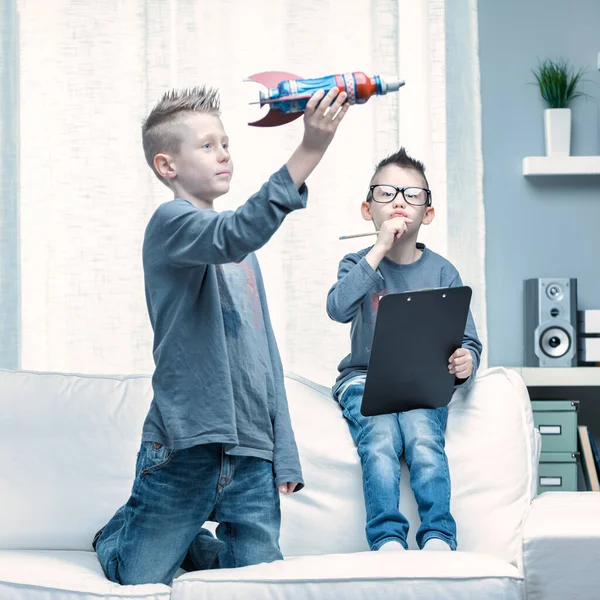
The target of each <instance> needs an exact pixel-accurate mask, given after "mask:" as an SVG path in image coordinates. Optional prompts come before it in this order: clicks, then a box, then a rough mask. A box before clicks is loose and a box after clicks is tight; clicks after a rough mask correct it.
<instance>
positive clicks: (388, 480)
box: [327, 148, 482, 551]
mask: <svg viewBox="0 0 600 600" xmlns="http://www.w3.org/2000/svg"><path fill="white" fill-rule="evenodd" d="M361 212H362V216H363V218H364V219H366V220H367V221H373V224H374V225H375V229H376V230H377V231H378V235H377V241H376V242H375V244H374V245H373V246H371V247H369V248H365V249H363V250H359V251H358V252H353V253H350V254H347V255H346V256H345V257H344V258H343V259H342V260H341V262H340V265H339V269H338V278H337V282H336V283H335V284H334V285H333V286H332V288H331V289H330V291H329V294H328V296H327V313H328V314H329V316H330V317H331V318H332V319H334V320H335V321H339V322H340V323H348V322H352V327H351V333H350V336H351V343H352V349H351V352H350V354H348V356H346V357H345V358H344V359H343V360H342V361H341V363H340V364H339V367H338V369H339V372H340V373H339V376H338V378H337V380H336V382H335V385H334V386H333V393H334V396H335V397H336V399H337V400H338V402H339V403H340V406H341V407H342V411H343V414H344V417H346V420H347V421H348V426H349V428H350V432H351V434H352V437H353V438H354V441H355V443H356V445H357V450H358V454H359V456H360V459H361V464H362V469H363V488H364V496H365V505H366V511H367V523H366V535H367V541H368V543H369V547H370V548H371V550H380V551H388V550H405V549H406V548H407V541H406V538H407V534H408V520H407V519H406V517H405V516H404V515H403V514H402V513H401V512H400V511H399V509H398V505H399V501H400V456H401V455H402V454H404V457H405V459H406V464H407V465H408V468H409V470H410V484H411V487H412V490H413V492H414V494H415V499H416V501H417V506H418V509H419V516H420V517H421V526H420V527H419V530H418V531H417V534H416V540H417V544H418V545H419V547H420V548H422V549H424V550H455V549H456V523H455V522H454V519H453V517H452V515H451V514H450V472H449V469H448V459H447V458H446V453H445V450H444V446H445V442H444V429H445V427H446V420H447V418H448V407H447V406H444V407H442V408H437V409H415V410H408V411H405V412H401V413H396V414H389V415H377V416H374V417H365V416H363V414H362V413H361V412H360V407H361V403H362V397H363V392H364V387H365V379H366V373H367V366H368V364H369V356H370V352H371V344H372V342H373V335H374V332H375V320H376V318H377V308H378V306H379V299H380V298H381V296H383V295H385V294H390V293H401V292H408V291H413V290H418V289H424V288H436V287H459V286H462V281H461V278H460V275H459V274H458V271H457V270H456V268H455V267H454V266H453V265H452V264H451V263H450V262H449V261H448V260H446V259H445V258H443V257H442V256H440V255H439V254H436V253H435V252H432V251H431V250H430V249H429V248H427V247H425V245H424V244H422V243H419V242H417V238H418V235H419V229H420V228H421V225H429V224H430V223H431V222H432V221H433V217H434V215H435V210H434V208H433V206H432V202H431V191H430V190H429V184H428V183H427V178H426V177H425V167H424V166H423V163H422V162H421V161H419V160H416V159H415V158H412V157H411V156H409V155H408V154H407V153H406V150H405V149H404V148H401V149H400V150H399V151H398V152H396V153H394V154H392V155H390V156H388V157H387V158H384V159H383V160H382V161H381V162H380V163H379V164H378V165H377V167H376V168H375V173H374V174H373V177H372V178H371V182H370V185H369V190H368V193H367V197H366V200H365V201H364V202H363V203H362V206H361ZM481 349H482V347H481V342H480V341H479V339H478V337H477V331H476V329H475V323H474V322H473V317H472V315H471V313H470V312H469V316H468V320H467V325H466V328H465V333H464V336H463V344H462V347H461V348H458V349H457V350H456V351H455V352H453V354H452V356H449V357H448V370H449V372H450V373H452V374H453V375H454V376H455V385H456V386H460V387H463V388H464V387H469V386H470V385H471V384H472V382H473V379H474V378H475V374H476V372H477V367H478V366H479V361H480V358H481ZM395 358H396V360H397V363H398V369H399V370H402V361H403V357H402V356H397V357H395Z"/></svg>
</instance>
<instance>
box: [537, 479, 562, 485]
mask: <svg viewBox="0 0 600 600" xmlns="http://www.w3.org/2000/svg"><path fill="white" fill-rule="evenodd" d="M540 485H543V486H546V487H559V486H561V485H562V477H540Z"/></svg>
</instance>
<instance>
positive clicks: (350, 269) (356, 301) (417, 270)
mask: <svg viewBox="0 0 600 600" xmlns="http://www.w3.org/2000/svg"><path fill="white" fill-rule="evenodd" d="M417 247H418V248H420V249H421V250H422V251H423V254H422V255H421V256H420V257H419V259H418V260H416V261H415V262H414V263H411V264H408V265H399V264H397V263H395V262H393V261H392V260H390V259H389V258H387V257H386V258H384V259H383V260H382V261H381V262H380V263H379V266H378V268H377V270H376V271H374V270H373V268H372V267H371V265H369V263H368V262H367V261H366V259H365V256H366V255H367V253H368V252H369V250H371V248H372V246H370V247H369V248H364V249H363V250H359V251H358V252H353V253H351V254H347V255H346V256H344V258H343V259H342V260H341V261H340V264H339V268H338V280H337V282H336V283H335V284H334V285H333V286H332V288H331V289H330V290H329V293H328V295H327V314H328V315H329V316H330V317H331V318H332V319H333V320H334V321H339V322H340V323H349V322H352V325H351V328H350V340H351V351H350V354H348V356H346V357H345V358H344V359H343V360H342V362H341V363H340V364H339V366H338V370H339V375H338V378H337V379H336V381H335V384H334V386H333V393H334V395H335V396H337V395H338V393H339V392H340V390H343V388H344V387H345V386H344V384H345V383H347V382H348V381H349V380H350V379H353V378H355V377H360V376H362V377H364V376H365V375H366V373H367V366H368V364H369V356H370V353H371V344H372V342H373V334H374V332H375V319H376V317H377V307H378V306H379V298H380V296H383V295H385V294H391V293H402V292H409V291H416V290H421V289H427V288H439V287H460V286H462V285H463V283H462V281H461V279H460V275H459V274H458V271H457V270H456V268H455V267H454V266H453V265H452V263H451V262H450V261H448V260H446V259H445V258H443V257H442V256H440V255H439V254H436V253H435V252H432V251H431V250H429V249H428V248H426V247H425V245H424V244H421V243H418V244H417ZM463 347H465V348H468V349H469V350H470V351H471V354H472V355H473V372H472V374H471V376H470V377H469V378H468V379H466V380H462V381H461V380H459V379H457V380H456V385H461V387H462V386H470V385H471V383H472V382H473V379H474V378H475V374H476V372H477V368H478V367H479V362H480V359H481V349H482V346H481V342H480V341H479V338H478V337H477V330H476V328H475V323H474V321H473V316H472V314H471V311H469V316H468V318H467V325H466V327H465V333H464V337H463ZM448 358H449V357H448Z"/></svg>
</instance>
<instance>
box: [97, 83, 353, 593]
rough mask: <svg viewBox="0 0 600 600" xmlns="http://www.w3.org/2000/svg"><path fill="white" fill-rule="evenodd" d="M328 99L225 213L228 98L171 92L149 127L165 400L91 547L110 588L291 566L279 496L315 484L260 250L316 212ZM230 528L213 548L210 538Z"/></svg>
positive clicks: (153, 298)
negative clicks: (312, 200) (313, 200)
mask: <svg viewBox="0 0 600 600" xmlns="http://www.w3.org/2000/svg"><path fill="white" fill-rule="evenodd" d="M345 100H346V94H345V93H343V92H342V93H340V94H338V90H337V89H333V90H331V91H330V92H329V93H328V94H327V95H325V94H324V93H323V92H322V91H320V92H316V93H315V94H314V95H313V97H312V98H311V99H310V101H309V102H308V105H307V107H306V111H305V115H304V135H303V139H302V141H301V143H300V145H299V146H298V148H297V149H296V151H295V152H294V153H293V154H292V156H291V157H290V158H289V160H288V161H287V163H286V164H285V165H284V166H282V167H281V168H280V169H279V170H278V171H277V172H276V173H274V174H273V175H272V176H271V177H270V179H269V180H268V181H267V182H266V183H265V184H264V185H263V186H262V188H261V189H260V190H259V191H258V192H257V193H256V194H254V195H253V196H252V197H251V198H250V199H249V200H247V202H246V203H245V204H243V205H242V206H241V207H240V208H239V209H237V210H236V211H223V212H216V211H215V209H214V208H213V203H214V201H215V200H216V199H217V198H218V197H220V196H222V195H223V194H225V193H227V192H228V191H229V183H230V181H231V177H232V174H233V163H232V159H231V155H230V151H229V139H228V137H227V135H226V133H225V130H224V128H223V124H222V123H221V119H220V118H219V97H218V93H217V91H216V90H214V89H210V88H206V87H201V88H193V89H188V90H172V91H170V92H168V93H166V94H165V95H164V96H163V98H162V99H161V100H160V101H159V102H158V104H157V105H156V106H155V107H154V108H153V109H152V111H151V112H150V114H149V116H148V118H147V119H146V121H145V122H144V124H143V128H142V138H143V147H144V152H145V155H146V160H147V162H148V164H149V166H150V167H151V169H152V170H153V172H154V173H155V175H156V176H157V177H158V179H159V180H160V181H162V182H163V183H164V184H165V185H166V186H167V187H169V189H170V190H172V192H173V196H174V199H173V200H171V201H169V202H166V203H164V204H162V205H161V206H159V207H158V209H157V210H156V211H155V213H154V214H153V216H152V217H151V219H150V221H149V223H148V226H147V228H146V233H145V237H144V243H143V266H144V280H145V290H146V303H147V307H148V312H149V316H150V321H151V324H152V328H153V331H154V361H155V371H154V374H153V377H152V388H153V394H154V395H153V399H152V403H151V405H150V409H149V411H148V414H147V417H146V420H145V423H144V426H143V432H142V444H141V449H140V452H139V454H138V458H137V465H136V476H135V480H134V483H133V488H132V491H131V496H130V498H129V500H128V502H127V503H126V504H125V505H124V506H122V507H121V508H120V509H119V510H118V511H117V512H116V514H115V515H114V516H113V518H112V519H111V520H110V521H109V523H108V524H107V525H106V526H105V527H104V528H103V529H102V530H100V531H99V532H98V533H97V534H96V537H95V538H94V542H93V545H94V548H95V550H96V552H97V554H98V557H99V559H100V562H101V564H102V566H103V568H104V571H105V573H106V575H107V577H108V578H109V579H110V580H112V581H115V582H118V583H121V584H139V583H166V584H169V583H170V582H171V580H172V579H173V576H174V575H175V573H176V571H177V569H178V568H179V566H180V565H181V566H183V567H184V568H185V569H188V570H189V569H203V568H213V567H228V568H230V567H239V566H244V565H250V564H255V563H259V562H269V561H274V560H278V559H281V558H282V555H281V551H280V549H279V529H280V506H279V496H278V491H279V492H280V493H283V494H287V493H292V492H294V491H298V490H299V489H301V488H302V487H303V481H302V473H301V469H300V463H299V459H298V451H297V448H296V443H295V440H294V433H293V431H292V426H291V422H290V415H289V411H288V406H287V399H286V394H285V388H284V379H283V369H282V365H281V360H280V357H279V352H278V349H277V345H276V342H275V337H274V335H273V329H272V327H271V322H270V318H269V312H268V308H267V301H266V298H265V290H264V285H263V281H262V277H261V273H260V268H259V265H258V261H257V259H256V256H255V254H254V252H255V251H256V250H258V249H259V248H261V247H262V246H263V245H264V244H265V243H266V242H267V241H268V240H269V239H270V238H271V236H272V235H273V234H274V233H275V232H276V231H277V229H278V227H279V226H280V225H281V223H282V222H283V220H284V218H285V217H286V216H287V215H288V214H289V213H290V212H292V211H293V210H296V209H299V208H303V207H304V206H305V205H306V201H307V195H308V191H307V188H306V185H305V184H304V181H305V180H306V178H307V177H308V176H309V174H310V173H311V172H312V170H313V169H314V168H315V167H316V166H317V164H318V163H319V161H320V160H321V158H322V157H323V155H324V153H325V151H326V149H327V147H328V146H329V143H330V142H331V140H332V139H333V136H334V134H335V132H336V130H337V127H338V125H339V123H340V121H341V120H342V118H343V117H344V115H345V113H346V111H347V109H348V104H347V103H345ZM206 521H215V522H217V523H218V527H217V531H216V533H217V537H216V538H215V537H213V536H212V534H211V533H210V532H208V531H207V530H206V529H204V527H203V525H204V523H205V522H206Z"/></svg>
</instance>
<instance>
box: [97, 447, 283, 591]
mask: <svg viewBox="0 0 600 600" xmlns="http://www.w3.org/2000/svg"><path fill="white" fill-rule="evenodd" d="M205 521H216V522H218V523H219V525H218V527H217V531H216V533H217V538H215V537H214V536H213V535H212V534H211V533H210V532H209V531H208V530H206V529H204V528H203V525H204V523H205ZM280 521H281V513H280V508H279V492H278V490H277V488H276V486H275V479H274V475H273V465H272V463H271V462H269V461H267V460H263V459H260V458H254V457H247V456H230V455H228V454H225V452H224V450H223V446H222V445H221V444H206V445H199V446H194V447H192V448H187V449H185V450H176V451H173V450H171V449H169V448H166V447H165V446H158V444H155V443H153V442H142V446H141V449H140V452H139V454H138V458H137V465H136V476H135V480H134V483H133V488H132V491H131V496H130V498H129V500H128V501H127V503H126V504H125V505H124V506H122V507H121V508H119V510H118V511H117V512H116V513H115V515H114V516H113V517H112V519H111V520H110V521H109V522H108V523H107V525H106V526H105V527H104V528H103V529H101V530H100V531H99V532H98V533H97V534H96V537H95V538H94V546H95V549H96V552H97V554H98V558H99V560H100V563H101V564H102V568H103V569H104V572H105V573H106V576H107V577H108V579H110V580H111V581H114V582H116V583H121V584H123V585H132V584H140V583H166V584H167V585H170V583H171V580H172V579H173V576H174V575H175V573H176V571H177V569H178V568H179V567H180V566H183V567H184V568H186V569H188V570H189V569H208V568H217V567H218V568H231V567H241V566H245V565H251V564H256V563H260V562H271V561H274V560H279V559H281V558H282V555H281V551H280V549H279V528H280Z"/></svg>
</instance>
